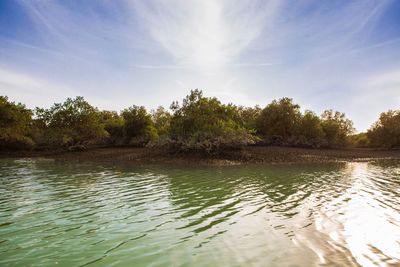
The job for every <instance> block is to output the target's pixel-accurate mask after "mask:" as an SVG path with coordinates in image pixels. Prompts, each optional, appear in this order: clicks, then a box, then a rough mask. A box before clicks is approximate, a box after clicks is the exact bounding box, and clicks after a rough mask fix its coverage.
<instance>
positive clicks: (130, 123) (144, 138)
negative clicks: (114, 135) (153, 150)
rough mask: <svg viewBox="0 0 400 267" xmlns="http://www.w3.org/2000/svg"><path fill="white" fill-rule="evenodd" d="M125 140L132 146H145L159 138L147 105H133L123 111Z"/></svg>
mask: <svg viewBox="0 0 400 267" xmlns="http://www.w3.org/2000/svg"><path fill="white" fill-rule="evenodd" d="M122 118H123V120H124V136H125V142H126V143H127V144H129V145H132V146H145V145H146V144H147V143H149V142H150V141H152V140H154V139H156V138H157V130H156V129H155V128H154V124H153V121H152V120H151V115H150V114H148V113H147V111H146V108H145V107H139V106H132V107H130V108H128V109H124V110H123V111H122Z"/></svg>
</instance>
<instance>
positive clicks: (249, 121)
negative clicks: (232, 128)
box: [236, 106, 261, 131]
mask: <svg viewBox="0 0 400 267" xmlns="http://www.w3.org/2000/svg"><path fill="white" fill-rule="evenodd" d="M260 113H261V108H260V107H259V106H255V107H243V106H238V107H237V115H238V117H237V119H236V120H237V121H238V123H239V124H240V125H241V126H243V127H244V128H246V129H248V130H251V131H255V130H256V122H257V118H258V116H260Z"/></svg>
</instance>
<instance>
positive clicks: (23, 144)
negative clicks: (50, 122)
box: [0, 96, 35, 149]
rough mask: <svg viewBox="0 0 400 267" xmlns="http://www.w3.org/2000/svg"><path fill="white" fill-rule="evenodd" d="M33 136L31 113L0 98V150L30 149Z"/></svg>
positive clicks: (19, 105)
mask: <svg viewBox="0 0 400 267" xmlns="http://www.w3.org/2000/svg"><path fill="white" fill-rule="evenodd" d="M34 134H35V129H34V125H33V120H32V111H31V110H30V109H27V108H26V107H25V106H24V105H22V104H20V103H18V104H16V103H14V102H10V101H8V98H7V97H5V96H0V149H30V148H32V147H33V146H34V144H35V142H34V141H33V139H34Z"/></svg>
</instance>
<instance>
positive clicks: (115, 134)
mask: <svg viewBox="0 0 400 267" xmlns="http://www.w3.org/2000/svg"><path fill="white" fill-rule="evenodd" d="M100 117H101V123H102V124H103V125H104V129H105V130H106V131H107V133H108V137H107V138H106V140H105V141H106V143H107V144H113V145H120V144H122V143H123V138H124V120H123V118H122V117H121V116H120V115H118V113H117V112H115V111H101V112H100Z"/></svg>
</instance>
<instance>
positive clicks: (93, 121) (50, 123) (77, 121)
mask: <svg viewBox="0 0 400 267" xmlns="http://www.w3.org/2000/svg"><path fill="white" fill-rule="evenodd" d="M36 117H37V119H36V120H37V121H36V123H37V125H39V126H40V128H41V130H42V135H41V143H43V144H48V145H51V146H54V145H57V146H58V145H60V146H64V147H67V148H68V147H70V146H77V145H89V144H95V143H98V142H99V141H101V140H102V139H103V138H105V137H107V136H108V133H107V132H106V131H105V129H104V124H103V123H102V122H101V114H100V112H99V111H98V110H97V109H96V108H94V107H92V106H91V105H90V104H89V103H88V102H86V101H85V100H84V98H83V97H79V96H78V97H76V98H75V99H71V98H67V100H66V101H65V102H64V103H57V104H54V105H53V106H52V107H51V108H50V109H40V108H37V109H36Z"/></svg>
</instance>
